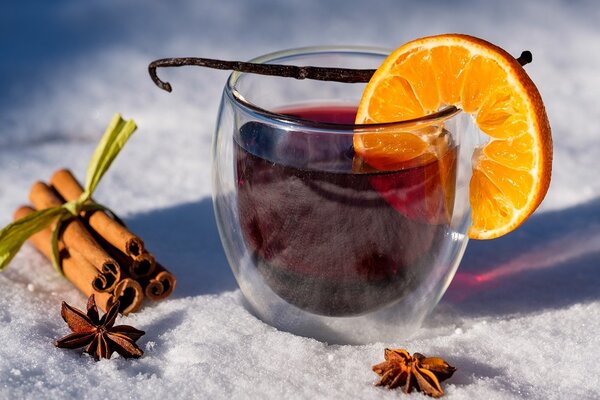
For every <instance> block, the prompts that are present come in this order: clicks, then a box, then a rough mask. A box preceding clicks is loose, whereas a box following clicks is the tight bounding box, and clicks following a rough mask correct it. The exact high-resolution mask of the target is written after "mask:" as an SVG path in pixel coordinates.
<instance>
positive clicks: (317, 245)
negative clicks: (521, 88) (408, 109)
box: [235, 107, 456, 316]
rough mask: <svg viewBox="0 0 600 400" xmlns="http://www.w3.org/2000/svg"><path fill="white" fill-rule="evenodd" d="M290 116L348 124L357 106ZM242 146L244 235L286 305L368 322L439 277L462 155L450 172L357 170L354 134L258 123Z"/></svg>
mask: <svg viewBox="0 0 600 400" xmlns="http://www.w3.org/2000/svg"><path fill="white" fill-rule="evenodd" d="M284 112H285V113H286V114H289V115H294V116H297V117H300V118H303V119H308V120H312V121H319V122H335V123H344V124H352V123H353V122H354V118H355V115H356V109H355V108H349V107H312V108H311V107H307V108H298V109H289V110H285V111H284ZM236 142H237V144H236V145H235V158H236V177H237V189H238V208H239V217H240V222H241V228H242V234H243V238H244V240H245V242H246V245H247V247H248V249H249V250H250V252H251V254H252V257H253V259H254V261H255V265H256V268H257V270H258V272H259V273H260V275H261V276H262V277H263V279H264V281H265V282H266V284H267V285H268V286H269V287H270V288H271V289H272V290H273V291H274V292H275V293H276V294H277V295H278V296H280V297H281V298H282V299H284V300H285V301H287V302H288V303H291V304H293V305H295V306H297V307H299V308H301V309H304V310H307V311H310V312H313V313H317V314H321V315H328V316H351V315H360V314H363V313H366V312H369V311H372V310H376V309H378V308H381V307H384V306H386V305H388V304H391V303H394V302H396V301H399V300H401V299H402V298H403V297H404V296H406V295H407V294H408V293H410V292H411V291H413V290H414V289H415V287H417V286H418V285H419V284H420V283H421V282H422V281H423V280H424V279H425V278H426V276H427V275H428V274H429V273H430V272H431V268H432V267H433V265H434V264H435V261H434V259H433V257H435V253H436V251H435V250H436V248H437V247H439V246H441V244H442V242H443V241H444V240H446V238H445V236H446V235H447V234H448V232H449V222H448V218H449V212H448V209H451V205H449V203H448V200H447V197H448V196H447V194H448V190H450V189H449V188H451V187H453V186H454V176H455V173H454V169H455V163H454V160H455V156H456V149H452V150H450V151H448V153H447V155H446V156H444V157H443V158H444V160H445V161H444V165H445V167H444V168H441V165H442V163H441V162H440V161H437V160H436V161H433V162H429V163H428V164H426V165H419V166H416V167H412V168H409V169H405V170H400V171H392V172H377V173H354V172H353V171H352V163H353V158H354V152H353V149H352V135H332V134H331V133H328V134H327V135H321V134H318V133H314V132H313V133H311V134H307V133H305V132H302V131H292V132H290V131H284V130H280V129H276V128H274V127H270V126H268V125H266V124H262V123H259V122H249V123H246V124H245V125H243V126H242V127H241V128H240V129H239V131H238V132H237V134H236ZM441 171H444V172H441ZM443 174H445V175H444V178H442V175H443ZM450 211H451V210H450Z"/></svg>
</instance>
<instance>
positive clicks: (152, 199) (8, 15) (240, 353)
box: [0, 0, 600, 399]
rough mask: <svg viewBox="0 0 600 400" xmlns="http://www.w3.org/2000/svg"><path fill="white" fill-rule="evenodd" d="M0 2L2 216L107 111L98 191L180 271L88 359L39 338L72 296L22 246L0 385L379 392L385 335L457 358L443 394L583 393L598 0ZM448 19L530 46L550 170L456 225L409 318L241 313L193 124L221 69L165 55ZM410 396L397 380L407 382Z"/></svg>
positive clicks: (69, 154) (55, 330)
mask: <svg viewBox="0 0 600 400" xmlns="http://www.w3.org/2000/svg"><path fill="white" fill-rule="evenodd" d="M2 8H3V11H2V13H1V15H0V53H1V54H2V62H0V93H1V95H0V225H2V226H3V225H5V224H7V223H8V222H9V221H10V219H11V216H12V212H13V210H14V209H15V208H16V207H17V206H18V205H20V204H21V203H23V202H25V201H26V198H27V193H28V190H29V186H30V185H31V184H32V183H33V182H34V181H35V180H38V179H48V178H49V176H50V174H51V172H52V171H54V170H56V169H58V168H60V167H69V168H71V169H72V170H74V171H76V174H77V175H78V176H79V177H80V178H81V177H82V176H83V174H84V170H85V167H86V165H87V162H88V159H89V156H90V154H91V152H92V150H93V148H94V147H95V144H96V141H97V139H98V135H99V134H100V133H101V132H102V131H103V129H104V127H105V125H106V124H107V123H108V121H109V120H110V117H111V116H112V114H113V113H114V112H121V113H123V114H124V115H125V116H126V117H128V118H134V119H135V120H136V121H137V122H138V125H139V127H140V128H139V131H138V133H136V135H135V136H134V137H133V138H132V139H131V141H130V143H128V145H127V146H126V148H125V150H124V151H123V153H122V154H121V155H120V157H119V158H118V159H117V160H116V162H115V164H114V166H113V168H112V169H111V171H110V172H109V173H108V174H107V176H106V177H105V179H104V180H103V182H102V183H101V185H100V187H99V189H98V191H97V195H96V197H97V198H98V199H100V200H101V201H102V202H104V203H106V204H107V205H108V206H109V207H112V208H113V209H116V210H118V211H119V213H120V214H121V215H122V216H123V217H124V218H125V219H126V220H127V222H128V223H129V224H130V225H131V226H132V228H133V229H134V230H135V231H137V232H139V233H140V234H141V236H142V237H144V239H145V241H146V242H147V244H148V247H149V248H150V249H151V250H153V251H154V252H155V253H156V255H157V257H158V259H159V260H160V261H161V262H162V263H164V264H165V265H167V266H168V267H169V268H170V269H171V270H172V271H173V272H174V273H175V274H176V275H177V276H178V278H179V281H178V287H177V290H176V292H175V293H174V295H173V296H172V297H171V298H170V299H168V300H167V301H164V302H160V303H154V304H146V305H145V307H144V308H143V310H142V311H141V312H139V313H137V314H134V315H131V316H129V317H125V318H122V319H120V321H121V322H122V323H126V324H130V325H133V326H136V327H138V328H139V329H143V330H145V331H146V332H147V333H146V335H145V336H144V337H142V339H140V341H139V344H140V345H141V346H142V348H143V349H144V351H145V355H144V357H143V358H141V359H139V360H133V361H131V360H124V359H122V358H119V357H116V358H115V359H113V360H110V361H101V362H94V361H93V360H92V359H91V358H90V357H88V356H87V355H80V354H79V353H78V352H76V351H67V350H59V349H56V348H54V346H52V344H51V342H52V341H53V340H54V339H56V338H58V337H61V336H63V335H65V334H66V333H67V332H68V329H67V327H66V325H65V324H64V322H63V321H62V320H61V318H60V316H59V309H60V303H61V301H62V300H65V301H67V302H69V303H70V304H73V305H75V306H77V307H83V306H84V304H85V298H84V296H83V295H81V294H80V293H79V292H77V291H76V290H75V289H74V288H73V287H72V286H71V285H70V284H69V283H68V282H66V281H64V280H63V279H62V278H60V277H59V276H57V274H56V273H54V272H53V270H52V268H51V267H50V265H49V263H48V262H47V261H46V260H44V259H43V258H42V257H41V256H40V255H39V254H38V253H37V252H36V251H35V250H33V249H32V248H31V247H29V246H25V247H24V248H23V250H22V251H21V252H20V253H19V255H18V256H17V258H16V259H15V260H14V261H13V262H12V264H11V265H10V266H9V267H8V268H7V269H6V270H4V271H3V272H2V273H0V292H1V295H0V343H2V346H1V347H0V398H6V399H8V398H26V399H45V398H49V399H55V398H73V399H75V398H87V399H104V398H149V399H160V398H211V399H219V398H223V399H229V398H272V399H275V398H277V399H279V398H298V399H300V398H360V399H375V398H378V399H379V398H381V399H395V398H399V397H402V396H401V394H400V393H397V392H390V391H387V390H385V389H381V388H376V387H374V386H373V383H374V382H375V381H376V376H375V374H374V373H373V372H371V370H370V367H371V365H373V364H375V363H377V362H379V361H381V360H382V357H383V349H384V348H385V347H404V348H407V349H409V351H411V352H414V351H418V352H421V353H424V354H427V355H439V356H442V357H444V358H446V359H447V360H448V361H449V362H450V363H451V364H452V365H454V366H456V367H457V368H458V372H457V373H456V374H455V375H454V376H453V377H452V378H451V379H450V380H449V381H447V382H446V383H445V384H444V387H445V390H446V392H447V396H446V398H447V399H470V398H482V399H483V398H485V399H512V398H528V399H565V398H569V399H593V398H600V378H599V377H600V367H599V364H598V362H597V361H596V360H597V359H598V357H599V356H600V350H599V349H600V339H599V335H598V332H599V331H600V289H599V287H600V272H599V270H598V268H599V266H600V179H598V173H597V169H598V168H597V165H598V154H600V140H599V139H598V138H599V137H600V136H599V134H600V125H599V124H598V122H597V121H596V119H595V118H596V117H597V115H598V107H599V104H600V101H598V93H600V75H598V73H597V71H598V69H599V68H600V30H599V29H598V28H597V21H598V19H600V8H599V7H598V6H597V4H596V2H595V1H585V0H581V1H576V2H570V1H558V0H554V1H546V2H542V1H540V2H533V1H531V2H521V1H517V0H510V1H504V2H480V1H475V0H463V1H454V2H449V1H431V2H414V3H413V2H408V1H394V0H384V1H379V2H356V3H355V4H350V3H349V2H346V1H342V0H333V1H329V2H323V1H317V0H294V1H289V2H280V1H275V0H257V1H246V2H244V1H242V0H239V1H222V2H219V3H218V4H217V2H210V1H193V0H179V1H174V2H162V3H158V2H156V3H150V2H146V1H141V0H127V1H117V0H102V1H100V0H93V1H86V2H78V1H67V0H60V1H55V2H52V3H51V4H50V3H47V2H43V1H30V2H17V1H12V2H11V1H9V2H8V3H7V4H3V7H2ZM443 32H463V33H469V34H473V35H476V36H480V37H483V38H486V39H488V40H490V41H492V42H495V43H497V44H499V45H500V46H502V47H504V48H505V49H507V50H508V51H510V52H511V53H513V54H519V53H520V51H522V50H524V49H529V50H531V51H532V52H533V54H534V61H533V63H532V64H531V65H528V66H527V71H528V72H529V74H530V75H531V77H532V78H533V79H534V81H535V82H536V83H537V85H538V87H539V89H540V91H541V93H542V96H543V97H544V100H545V104H546V107H547V110H548V114H549V117H550V121H551V125H552V128H553V135H554V143H555V161H554V173H553V181H552V185H551V188H550V191H549V193H548V196H547V198H546V200H545V201H544V203H543V204H542V206H541V208H540V209H539V210H538V211H537V212H536V213H535V214H534V215H533V216H532V218H531V219H530V220H529V221H527V222H526V223H525V224H524V225H523V226H522V227H521V228H520V229H518V230H517V231H515V232H514V233H511V234H509V235H507V236H505V237H503V238H500V239H497V240H493V241H488V242H471V243H470V244H469V247H468V249H467V253H466V255H465V257H464V259H463V262H462V264H461V267H460V269H459V273H458V274H457V276H456V278H455V280H454V281H453V283H452V285H451V287H450V289H449V290H448V292H447V293H446V295H445V296H444V298H443V299H442V301H441V303H440V304H439V305H438V307H437V308H436V309H435V311H434V313H433V314H432V315H431V317H430V318H429V319H428V320H427V321H426V323H425V325H424V327H423V328H422V329H421V330H420V331H419V332H418V334H417V335H416V336H415V337H413V338H398V340H397V341H396V342H393V343H375V344H369V345H364V346H341V345H328V344H326V343H322V342H318V341H316V340H312V339H308V338H303V337H298V336H294V335H292V334H289V333H284V332H279V331H277V330H276V329H274V328H272V327H270V326H268V325H266V324H264V323H262V322H261V321H259V320H257V319H256V318H255V317H253V316H252V315H251V314H250V313H249V312H248V311H247V310H246V309H245V308H244V306H243V303H242V300H241V293H240V292H239V290H238V289H237V286H236V283H235V281H234V278H233V276H232V274H231V272H230V270H229V267H228V266H227V262H226V260H225V257H224V255H223V251H222V249H221V246H220V243H219V239H218V235H217V231H216V225H215V222H214V220H213V212H212V204H211V201H210V162H209V159H210V141H211V135H212V131H213V129H214V122H215V118H216V112H217V107H218V103H219V99H220V93H221V88H222V86H223V84H224V81H225V79H226V76H227V74H226V73H224V72H219V71H210V70H201V69H194V68H182V69H178V70H168V71H166V70H165V71H163V72H162V75H161V76H163V77H164V78H165V80H169V81H170V82H171V83H172V84H173V88H174V91H173V93H171V94H167V93H165V92H162V91H160V90H159V89H157V88H156V87H155V86H154V85H153V83H152V82H151V81H150V79H149V78H148V75H147V72H146V67H147V64H148V62H149V61H151V60H154V59H156V58H161V57H168V56H187V55H190V56H205V57H214V58H219V57H220V58H225V59H248V58H251V57H254V56H257V55H260V54H264V53H267V52H271V51H274V50H279V49H282V48H291V47H299V46H307V45H313V44H358V45H372V46H383V47H388V48H394V47H397V46H398V45H400V44H402V43H403V42H405V41H407V40H409V39H412V38H415V37H419V36H424V35H429V34H435V33H443ZM419 396H420V395H418V394H417V395H413V397H415V398H420V397H419Z"/></svg>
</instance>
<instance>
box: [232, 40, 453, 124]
mask: <svg viewBox="0 0 600 400" xmlns="http://www.w3.org/2000/svg"><path fill="white" fill-rule="evenodd" d="M325 53H356V54H358V53H365V54H369V55H382V56H386V55H388V54H389V53H390V50H389V49H385V48H381V47H369V46H309V47H297V48H292V49H286V50H280V51H275V52H271V53H267V54H264V55H262V56H258V57H255V58H253V59H251V60H250V61H249V62H254V63H269V62H272V61H278V60H281V59H283V58H286V57H291V56H298V55H311V54H313V55H317V54H325ZM248 74H249V73H245V72H238V71H234V72H232V73H231V75H230V76H229V78H228V79H227V83H226V85H225V93H226V94H227V95H228V96H229V98H230V99H231V100H232V101H233V102H234V103H236V104H238V105H239V106H240V107H241V108H243V109H245V110H246V111H247V112H250V113H252V114H258V115H260V116H261V117H263V118H266V119H269V120H273V121H277V122H280V123H285V124H288V125H293V126H297V127H301V128H304V129H306V128H311V129H323V130H329V131H348V130H352V131H373V130H381V129H389V128H406V127H412V128H414V127H416V126H421V125H429V124H431V123H435V122H438V121H443V120H446V119H449V118H451V117H453V116H454V115H456V114H458V113H459V112H460V111H461V110H460V109H459V108H457V107H455V106H446V107H444V108H442V109H441V110H439V111H436V112H435V113H431V114H427V115H424V116H422V117H418V118H412V119H406V120H401V121H393V122H384V123H374V124H342V123H335V122H319V121H313V120H309V119H305V118H301V117H296V116H292V115H288V114H282V113H278V112H275V111H271V110H268V109H266V108H263V107H260V106H258V105H256V104H254V103H252V102H250V101H248V100H246V99H245V98H244V96H243V95H242V94H241V93H240V92H239V91H238V90H237V89H236V88H235V84H236V83H237V81H238V80H239V79H240V78H241V77H242V76H244V75H248ZM286 79H293V78H286Z"/></svg>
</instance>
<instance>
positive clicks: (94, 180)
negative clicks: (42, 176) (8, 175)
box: [0, 114, 137, 274]
mask: <svg viewBox="0 0 600 400" xmlns="http://www.w3.org/2000/svg"><path fill="white" fill-rule="evenodd" d="M136 129H137V126H136V124H135V122H134V121H133V120H128V121H125V120H124V119H123V118H122V117H121V115H120V114H115V116H114V117H113V119H112V120H111V122H110V124H109V125H108V127H107V128H106V131H105V132H104V134H103V135H102V138H101V139H100V142H99V143H98V146H97V147H96V149H95V150H94V154H93V155H92V158H91V160H90V163H89V164H88V167H87V171H86V178H85V188H84V192H83V193H82V194H81V196H80V197H79V198H78V199H77V200H74V201H68V202H66V203H64V204H62V205H61V206H60V207H52V208H47V209H44V210H38V211H36V212H33V213H31V214H29V215H27V216H26V217H23V218H21V219H18V220H16V221H14V222H12V223H11V224H9V225H7V226H6V227H4V228H3V229H2V230H0V271H1V270H3V269H4V268H5V267H6V266H7V265H8V264H9V263H10V261H11V260H12V259H13V258H14V256H15V255H16V254H17V253H18V251H19V249H20V248H21V246H23V243H25V241H26V240H27V239H28V238H29V237H31V236H32V235H34V234H35V233H37V232H39V231H41V230H43V229H46V228H47V227H49V226H50V225H52V224H53V223H54V222H56V226H55V228H54V231H53V232H52V252H53V259H52V265H53V266H54V268H55V269H56V270H57V271H58V272H60V273H61V274H62V268H61V266H60V258H59V249H58V240H59V237H60V233H61V231H62V229H63V227H64V226H65V224H66V223H68V222H69V221H70V220H71V219H73V218H76V217H78V216H79V215H80V214H81V213H82V212H85V211H94V210H103V211H107V212H109V213H110V214H111V215H112V217H113V218H115V219H116V220H117V221H118V222H120V223H123V222H122V221H121V220H120V219H119V218H118V217H117V216H116V215H115V213H113V212H112V211H111V210H110V209H108V208H107V207H105V206H102V205H100V204H97V203H94V202H92V201H91V200H90V199H91V198H92V194H93V193H94V190H95V189H96V186H97V185H98V183H99V182H100V180H101V179H102V176H104V174H105V173H106V171H108V169H109V167H110V165H111V164H112V162H113V160H114V159H115V158H116V157H117V155H118V154H119V152H120V151H121V149H122V148H123V146H125V143H127V140H128V139H129V138H130V137H131V135H132V134H133V132H135V130H136Z"/></svg>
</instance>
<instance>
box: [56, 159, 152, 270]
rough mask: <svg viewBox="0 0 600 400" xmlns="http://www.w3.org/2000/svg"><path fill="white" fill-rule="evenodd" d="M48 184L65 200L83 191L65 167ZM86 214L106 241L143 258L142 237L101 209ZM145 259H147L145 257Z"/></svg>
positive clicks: (125, 251) (126, 252) (70, 199)
mask: <svg viewBox="0 0 600 400" xmlns="http://www.w3.org/2000/svg"><path fill="white" fill-rule="evenodd" d="M50 184H51V185H52V187H53V188H54V189H56V191H57V192H58V193H59V194H60V195H61V196H62V197H63V198H64V199H65V200H67V201H72V200H77V199H78V198H79V196H81V194H82V193H83V187H82V186H81V184H80V183H79V182H78V181H77V179H76V178H75V176H74V175H73V174H72V173H71V171H69V170H67V169H61V170H59V171H56V172H55V173H54V175H52V177H51V178H50ZM88 214H89V215H86V217H87V218H88V223H89V224H90V226H91V227H92V229H94V230H95V231H96V232H97V233H98V234H99V235H100V236H102V237H103V238H104V239H106V241H107V242H109V243H110V244H111V245H113V246H115V247H116V248H117V249H119V250H120V251H122V252H123V253H125V254H127V255H128V256H130V257H132V258H134V259H136V260H137V259H144V257H145V255H144V242H143V241H142V239H140V238H139V237H138V236H136V235H135V234H133V233H132V232H130V231H129V230H128V229H127V228H125V227H124V226H123V225H121V224H120V223H118V222H117V221H115V220H114V219H113V218H111V217H109V216H108V215H107V214H106V213H105V212H103V211H94V212H90V213H88ZM145 260H146V261H147V258H145ZM150 272H151V271H150ZM150 272H149V273H150Z"/></svg>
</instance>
